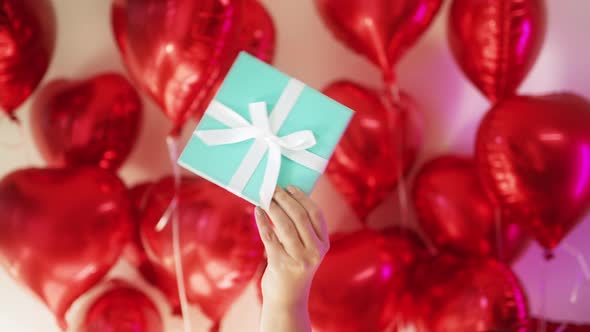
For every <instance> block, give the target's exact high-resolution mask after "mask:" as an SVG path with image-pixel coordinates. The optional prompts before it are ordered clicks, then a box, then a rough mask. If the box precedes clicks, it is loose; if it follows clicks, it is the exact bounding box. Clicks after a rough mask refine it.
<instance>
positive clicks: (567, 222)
mask: <svg viewBox="0 0 590 332" xmlns="http://www.w3.org/2000/svg"><path fill="white" fill-rule="evenodd" d="M475 158H476V162H477V169H478V173H479V176H480V178H481V181H482V184H483V185H484V187H485V188H486V190H488V191H489V193H490V194H491V196H492V197H493V198H494V199H495V200H496V202H497V204H500V206H501V207H502V208H503V209H504V213H505V214H507V215H509V216H511V217H510V218H511V219H512V220H517V221H519V222H520V223H521V224H522V225H523V226H524V227H526V228H527V229H529V230H530V231H531V232H532V234H533V235H534V237H535V239H536V240H537V241H538V242H539V243H540V244H541V245H542V246H543V247H545V248H546V249H548V250H551V249H553V248H554V247H555V246H557V245H558V244H559V243H560V241H561V240H562V239H563V237H564V236H565V235H566V234H568V232H569V231H570V230H571V229H572V228H573V227H574V226H575V225H576V224H577V223H578V222H579V221H580V219H581V217H582V216H583V215H584V214H585V213H586V212H587V211H588V208H590V173H589V172H590V102H589V101H587V100H586V99H584V98H582V97H578V96H576V95H573V94H569V93H560V94H551V95H545V96H519V97H513V98H510V99H507V100H505V101H503V102H500V103H499V104H497V105H496V106H495V107H493V108H492V110H491V111H489V112H488V114H487V115H486V116H485V118H484V119H483V121H482V123H481V125H480V127H479V130H478V133H477V142H476V152H475Z"/></svg>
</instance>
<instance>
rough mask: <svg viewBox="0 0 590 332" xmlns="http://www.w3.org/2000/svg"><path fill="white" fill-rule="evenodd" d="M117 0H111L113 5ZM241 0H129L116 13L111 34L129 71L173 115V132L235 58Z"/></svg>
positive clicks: (201, 102)
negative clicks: (123, 14) (123, 12)
mask: <svg viewBox="0 0 590 332" xmlns="http://www.w3.org/2000/svg"><path fill="white" fill-rule="evenodd" d="M121 4H123V5H124V3H121V2H118V3H115V5H116V6H115V10H116V8H121V7H120V6H121ZM242 4H243V1H242V0H204V1H192V0H165V1H161V0H127V1H126V8H127V15H126V16H121V15H116V16H115V20H114V21H113V23H114V28H115V35H116V36H117V40H119V43H120V44H121V45H123V48H122V55H123V58H124V62H125V63H126V65H127V67H128V68H129V69H130V72H131V77H132V78H133V80H134V81H136V83H138V84H139V85H140V86H141V87H142V89H143V90H144V91H146V92H147V93H148V94H149V95H150V96H151V97H152V99H153V100H154V101H156V102H157V103H158V105H160V107H161V108H162V110H163V111H164V113H165V114H166V116H167V117H168V118H169V119H170V120H171V121H172V124H173V128H172V131H171V135H173V136H177V135H179V134H180V130H181V128H182V126H183V124H184V123H185V122H186V121H187V119H189V118H190V117H191V115H193V114H195V113H197V112H202V111H204V108H205V105H206V104H207V102H208V101H209V100H210V99H211V97H212V95H213V94H214V93H215V92H216V91H214V88H215V86H216V84H215V83H216V82H217V81H218V80H219V79H220V78H221V77H223V75H224V74H225V73H226V72H227V70H228V69H229V67H230V65H231V63H232V62H233V59H234V58H235V52H234V50H235V46H234V45H235V44H236V43H237V39H238V36H239V35H238V34H239V28H240V21H239V19H240V17H241V13H242ZM119 13H120V12H119ZM121 18H123V20H121ZM125 19H126V24H123V22H122V21H125ZM154 22H158V24H153V23H154ZM121 28H122V29H121Z"/></svg>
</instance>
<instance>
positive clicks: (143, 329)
mask: <svg viewBox="0 0 590 332" xmlns="http://www.w3.org/2000/svg"><path fill="white" fill-rule="evenodd" d="M111 283H112V284H113V286H111V289H109V290H108V291H106V292H105V293H104V294H102V295H101V296H100V297H98V298H97V299H96V300H95V301H94V302H93V303H92V304H91V306H90V309H88V312H87V313H86V317H85V319H84V323H83V326H82V328H81V329H80V332H163V331H164V323H163V322H162V317H161V316H160V312H159V311H158V308H156V306H155V305H154V303H153V302H152V301H151V300H150V298H149V297H147V296H146V295H145V294H143V293H142V292H140V291H138V290H137V289H135V288H133V287H131V286H129V285H128V284H126V283H124V282H122V281H118V280H117V281H115V282H111Z"/></svg>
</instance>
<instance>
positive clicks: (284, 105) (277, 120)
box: [194, 79, 328, 211]
mask: <svg viewBox="0 0 590 332" xmlns="http://www.w3.org/2000/svg"><path fill="white" fill-rule="evenodd" d="M303 88H304V85H303V84H302V83H301V82H299V81H297V80H293V79H292V80H290V81H289V83H288V84H287V86H286V88H285V90H284V91H283V94H282V95H281V96H280V98H279V100H278V101H277V104H276V105H275V107H274V108H273V111H272V114H271V115H270V116H269V114H268V109H267V104H266V102H264V101H263V102H255V103H250V104H249V105H248V110H249V112H250V118H251V120H252V123H249V122H248V121H247V120H246V119H244V118H243V117H242V116H241V115H240V114H239V113H237V112H235V111H234V110H232V109H231V108H229V107H227V106H226V105H224V104H222V103H220V102H219V101H217V100H214V101H213V102H212V103H211V105H210V106H209V108H208V109H207V111H206V113H205V114H206V115H209V116H211V117H213V118H214V119H216V120H217V121H219V122H221V123H223V124H225V125H226V126H228V127H230V128H228V129H212V130H197V131H195V133H194V135H195V136H197V137H199V138H200V139H201V140H202V141H203V142H204V143H205V144H207V145H225V144H234V143H238V142H243V141H246V140H249V139H255V141H254V144H253V145H252V146H251V147H250V150H249V151H248V153H247V154H246V156H245V157H244V159H243V160H242V163H241V164H240V166H239V167H238V170H237V171H236V172H235V173H234V175H233V177H232V179H231V180H230V183H229V184H228V186H229V187H230V188H232V190H235V191H237V192H241V191H242V190H243V189H244V187H245V186H246V184H247V183H248V181H249V180H250V178H251V177H252V174H254V171H255V170H256V167H257V166H258V165H259V164H260V162H261V161H262V158H263V157H264V154H265V153H266V151H267V150H268V159H267V162H266V169H265V172H264V179H263V180H262V186H261V188H260V205H261V207H263V208H264V209H265V210H267V211H268V208H269V207H270V202H271V200H272V196H273V194H274V191H275V187H276V186H277V182H278V179H279V173H280V169H281V158H282V156H285V157H287V158H289V159H291V160H293V161H295V162H297V163H299V164H301V165H303V166H305V167H307V168H310V169H312V170H314V171H317V172H319V173H321V172H323V171H324V169H325V167H326V165H327V163H328V161H327V160H326V159H324V158H322V157H320V156H318V155H316V154H313V153H311V152H309V151H307V150H308V149H309V148H311V147H313V146H315V145H316V144H317V141H316V138H315V136H314V134H313V132H312V131H311V130H301V131H296V132H293V133H291V134H288V135H285V136H282V137H278V136H277V134H278V132H279V129H280V128H281V126H282V124H283V122H284V121H285V120H286V118H287V116H288V114H289V112H291V109H292V108H293V107H294V106H295V104H296V102H297V99H298V98H299V95H300V94H301V92H302V91H303Z"/></svg>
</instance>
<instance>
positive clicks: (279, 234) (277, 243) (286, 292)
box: [256, 186, 330, 313]
mask: <svg viewBox="0 0 590 332" xmlns="http://www.w3.org/2000/svg"><path fill="white" fill-rule="evenodd" d="M287 191H288V192H286V191H285V190H283V189H281V188H277V189H276V191H275V195H274V197H273V201H272V203H271V205H270V209H269V211H268V214H267V213H266V212H264V211H263V210H262V209H261V208H256V222H257V224H258V230H259V232H260V237H261V238H262V242H263V243H264V247H265V249H266V255H267V259H268V265H267V267H266V270H265V271H264V275H263V277H262V287H261V288H262V295H263V303H264V306H267V307H268V306H272V307H280V308H284V309H285V310H289V311H295V312H299V311H305V313H307V300H308V298H309V291H310V288H311V282H312V280H313V276H314V274H315V272H316V271H317V269H318V267H319V265H320V263H321V261H322V259H323V258H324V256H325V254H326V252H327V251H328V249H329V247H330V241H329V239H328V230H327V226H326V223H325V221H324V218H323V216H322V213H321V211H320V210H319V208H318V207H317V206H316V204H315V203H314V202H312V201H311V200H310V199H309V198H308V197H307V196H306V195H305V194H304V193H303V192H302V191H301V190H299V189H297V188H295V187H292V186H289V187H287ZM269 217H270V218H269Z"/></svg>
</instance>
